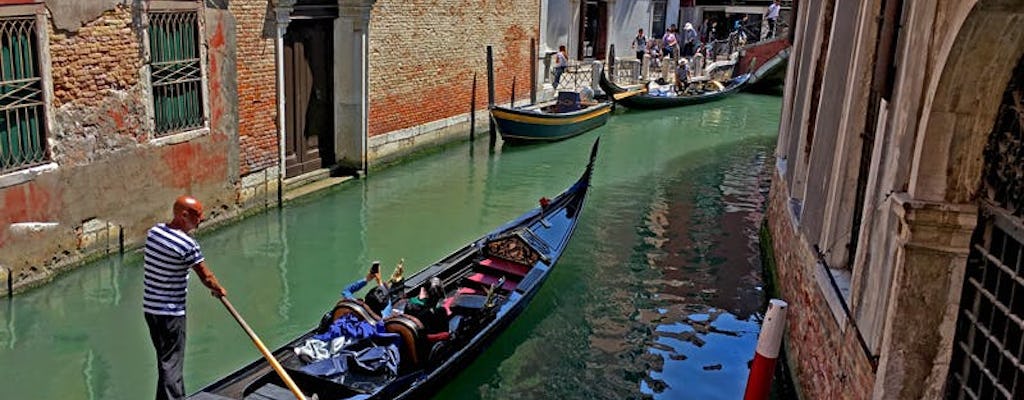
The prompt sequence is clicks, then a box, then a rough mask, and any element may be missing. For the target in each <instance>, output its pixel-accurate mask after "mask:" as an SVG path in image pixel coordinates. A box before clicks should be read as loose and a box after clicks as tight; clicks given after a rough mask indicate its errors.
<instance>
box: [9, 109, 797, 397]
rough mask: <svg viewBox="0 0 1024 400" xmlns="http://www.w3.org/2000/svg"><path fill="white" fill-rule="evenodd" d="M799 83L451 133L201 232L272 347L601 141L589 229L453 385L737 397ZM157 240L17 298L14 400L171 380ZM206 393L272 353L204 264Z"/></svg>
mask: <svg viewBox="0 0 1024 400" xmlns="http://www.w3.org/2000/svg"><path fill="white" fill-rule="evenodd" d="M780 104H781V103H780V99H779V98H777V97H769V96H758V95H747V94H744V95H738V96H735V97H733V98H730V99H727V100H725V101H721V102H717V103H712V104H707V105H701V106H693V107H687V108H682V109H675V110H665V111H654V112H636V111H627V110H624V109H620V110H618V111H616V113H615V115H614V116H613V117H612V119H611V120H610V122H609V123H608V125H606V126H604V127H602V128H599V129H597V130H595V131H592V132H590V133H587V134H585V135H582V136H579V137H576V138H573V139H570V140H567V141H563V142H558V143H553V144H546V145H537V146H528V147H514V148H508V147H506V148H498V149H497V150H495V151H494V152H493V153H492V152H491V151H489V149H488V148H487V146H486V143H487V140H486V138H484V139H483V140H478V141H477V142H476V144H475V145H474V144H470V143H463V144H459V145H454V146H449V147H446V148H444V149H442V150H441V151H439V152H436V153H432V154H429V155H426V156H423V157H420V158H418V159H416V160H414V161H411V162H408V163H405V164H402V165H398V166H395V167H393V168H389V169H385V170H383V171H379V172H375V173H373V174H372V175H371V176H370V177H369V178H368V179H366V180H362V181H353V182H350V183H347V184H344V185H341V186H340V187H336V188H333V189H331V190H328V191H326V192H324V193H319V194H316V195H313V196H311V197H309V198H305V199H302V200H300V201H298V202H295V203H293V204H290V205H288V206H287V207H285V208H284V209H283V210H281V211H276V210H275V211H271V212H268V213H265V214H261V215H257V216H255V217H251V218H249V219H247V220H244V221H242V222H240V223H237V224H234V225H231V226H228V227H225V228H222V229H219V230H216V231H214V232H207V233H205V234H202V235H201V236H200V243H201V244H202V246H203V249H204V253H205V255H206V258H207V261H208V263H209V265H210V266H211V267H212V268H213V270H214V271H215V272H216V274H217V276H218V277H219V278H220V281H221V282H222V283H223V284H224V286H225V287H227V289H228V291H229V293H228V297H229V299H230V300H231V301H232V302H233V303H234V305H235V307H236V308H237V309H238V310H239V312H240V313H241V314H242V315H243V316H244V317H245V318H246V319H247V321H248V322H249V324H250V325H251V326H252V327H253V329H254V330H255V331H256V332H257V333H258V334H259V335H260V336H261V338H262V339H263V341H264V342H265V343H266V344H267V345H268V346H269V347H276V346H278V345H281V344H283V343H285V342H286V341H288V340H290V339H292V338H293V337H295V336H296V335H298V334H300V333H302V332H304V331H305V330H307V329H309V328H310V327H311V326H312V325H313V324H315V323H316V322H317V321H318V319H319V316H320V315H321V314H322V313H323V311H324V310H325V308H326V307H328V306H329V305H331V304H333V303H334V301H335V300H336V299H337V297H338V292H339V291H340V290H341V289H342V288H343V287H344V286H345V284H347V283H349V282H350V281H352V280H354V279H357V278H358V277H360V276H362V274H363V273H364V271H365V268H366V266H367V265H368V263H369V261H371V260H374V259H380V260H382V261H383V264H384V267H385V268H384V273H385V274H388V273H390V271H391V269H392V267H393V266H394V264H395V262H397V261H398V259H399V258H401V257H404V258H405V260H406V266H407V270H409V271H410V273H411V272H412V271H415V270H418V269H420V268H421V267H422V266H424V265H427V264H429V263H431V262H433V261H435V260H437V259H438V258H440V257H442V256H444V255H446V254H447V253H448V252H450V251H451V250H453V249H455V248H457V247H459V246H461V245H463V244H465V243H467V242H469V241H471V240H473V239H474V238H476V237H477V236H479V235H481V234H483V233H485V232H487V231H489V230H490V229H492V228H493V227H495V226H497V225H499V224H501V223H503V222H505V221H507V220H509V219H511V218H513V217H515V216H517V215H518V214H520V213H521V212H523V211H525V210H526V209H528V208H531V207H533V206H534V205H535V204H536V200H537V199H538V198H540V197H542V196H548V197H551V196H553V195H555V194H557V193H558V192H560V191H561V190H562V189H563V188H565V187H566V186H568V185H570V184H571V183H572V182H573V181H574V180H575V179H576V177H577V176H578V175H579V173H580V172H581V171H582V168H583V166H584V164H585V163H586V158H587V155H588V154H587V153H588V150H589V147H590V145H591V143H592V142H593V141H594V139H595V138H597V137H598V136H600V137H601V138H602V140H601V149H600V153H599V155H598V159H597V167H596V170H595V173H594V179H593V190H592V194H591V198H590V200H589V202H588V204H587V207H586V209H585V210H584V212H583V217H582V219H581V221H580V224H579V227H578V229H577V233H576V236H575V237H574V239H573V241H572V243H570V245H569V247H568V249H567V250H566V253H565V256H564V258H563V259H562V261H561V262H560V263H559V264H558V267H557V269H556V270H555V271H554V273H553V274H552V276H551V277H550V279H549V280H548V281H547V282H546V283H545V285H544V287H543V288H542V289H541V291H540V293H539V294H538V295H537V297H536V298H535V300H534V301H533V303H532V304H531V305H530V307H528V308H527V310H526V311H525V312H524V313H523V315H521V316H520V317H519V319H518V320H516V321H515V322H514V323H513V324H512V326H511V327H510V328H509V329H508V330H507V331H505V332H504V333H503V334H502V335H501V336H499V337H498V338H497V340H496V341H495V342H494V344H493V345H492V346H491V347H490V348H489V349H488V351H486V352H485V353H484V354H483V355H482V356H481V357H479V358H478V359H476V360H474V361H472V362H471V363H469V364H468V365H466V366H465V370H464V372H462V373H461V374H460V375H458V376H457V377H456V378H455V379H454V380H453V381H452V382H450V383H449V384H448V385H446V386H445V387H444V388H443V389H442V390H441V392H440V393H439V394H438V395H437V396H436V398H444V399H456V398H458V399H476V398H481V399H512V398H515V399H519V398H525V399H546V398H561V399H626V398H659V399H661V398H664V399H685V398H693V399H736V398H740V397H741V396H742V393H743V389H744V383H745V380H746V374H747V371H748V367H747V362H748V361H749V360H750V359H751V358H752V356H753V353H754V347H755V344H756V339H757V332H758V329H759V325H758V321H759V320H758V318H759V310H760V306H761V302H762V298H763V293H762V291H761V286H760V285H761V278H760V267H759V263H760V261H759V260H758V255H757V249H756V245H757V242H756V240H757V237H756V227H757V224H758V222H759V220H760V218H761V215H762V214H761V212H762V210H763V208H764V201H765V197H766V194H767V187H768V186H767V182H768V176H769V175H768V172H767V171H768V170H769V168H768V166H767V164H768V160H770V159H771V157H770V156H771V153H772V149H773V147H774V143H775V134H776V131H777V127H778V115H779V110H780ZM141 271H142V268H141V256H140V255H139V254H137V253H132V254H127V255H125V256H124V257H123V258H122V257H111V258H109V259H106V260H103V261H100V262H97V263H94V264H92V265H88V266H86V267H83V268H80V269H78V270H76V271H74V272H72V273H69V274H66V275H63V276H61V277H59V278H58V279H57V280H55V281H54V282H53V283H51V284H49V285H47V286H45V287H42V288H39V289H36V290H33V291H30V292H28V293H25V294H23V295H19V296H17V297H15V298H14V299H13V301H10V300H6V299H4V300H0V382H2V384H0V398H3V399H124V400H136V399H147V398H152V393H153V386H154V385H155V381H156V378H155V375H156V374H155V366H154V365H155V357H154V354H153V349H152V347H151V345H150V343H149V338H148V334H147V332H146V327H145V323H144V322H143V319H142V308H141V293H142V287H141V286H142V285H141V282H142V273H141ZM192 281H193V283H192V287H193V290H192V293H191V294H190V296H189V297H190V299H189V320H188V321H189V324H188V332H189V333H188V336H189V337H188V345H187V350H186V351H187V355H186V364H185V381H186V386H187V389H188V391H189V392H192V391H194V390H197V389H199V388H200V387H201V386H203V385H205V384H207V383H209V382H211V381H213V380H215V379H216V378H218V377H220V376H222V375H224V374H226V373H228V372H230V371H232V370H233V369H235V368H237V367H239V366H240V365H242V364H243V363H246V362H249V361H251V360H254V359H256V358H258V357H259V353H257V351H256V350H255V348H254V347H253V346H252V344H251V343H250V342H249V341H248V339H247V338H246V337H245V335H244V333H243V332H242V331H241V330H240V329H239V328H238V326H237V325H236V324H235V322H234V321H233V320H232V319H231V318H230V316H229V315H228V313H227V312H226V311H225V310H224V309H223V307H222V306H221V305H220V303H219V302H216V301H215V300H214V299H213V298H212V297H210V296H209V294H208V292H207V291H206V290H202V286H201V285H200V284H199V283H198V281H197V280H196V279H194V278H193V279H192Z"/></svg>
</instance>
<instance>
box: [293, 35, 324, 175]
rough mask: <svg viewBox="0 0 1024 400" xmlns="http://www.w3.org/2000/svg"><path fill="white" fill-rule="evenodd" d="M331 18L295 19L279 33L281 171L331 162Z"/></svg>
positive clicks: (306, 169) (314, 167)
mask: <svg viewBox="0 0 1024 400" xmlns="http://www.w3.org/2000/svg"><path fill="white" fill-rule="evenodd" d="M333 36H334V35H333V20H332V19H326V18H325V19H299V20H292V21H291V22H290V23H289V24H288V33H287V34H285V36H284V73H285V78H284V82H285V85H284V89H285V132H286V133H285V176H286V177H293V176H296V175H301V174H304V173H306V172H310V171H314V170H317V169H320V168H323V167H327V166H330V165H331V164H333V163H334V96H333V91H334V80H333V70H334V68H333V67H334V62H333V59H334V51H333V50H334V41H333Z"/></svg>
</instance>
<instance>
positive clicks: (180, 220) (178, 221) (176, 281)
mask: <svg viewBox="0 0 1024 400" xmlns="http://www.w3.org/2000/svg"><path fill="white" fill-rule="evenodd" d="M172 210H173V213H174V217H173V219H172V220H171V222H169V223H166V224H163V223H160V224H157V225H156V226H153V227H152V228H150V229H149V232H148V233H147V234H146V244H145V249H144V253H145V255H144V258H143V259H144V264H145V273H144V278H143V287H144V291H143V296H142V307H143V311H144V315H145V319H146V325H147V326H149V336H150V339H152V341H153V348H154V349H155V350H156V358H157V374H158V375H157V387H156V399H157V400H163V399H184V398H185V383H184V380H183V379H182V366H183V365H184V361H185V300H186V294H187V292H188V270H189V269H193V270H195V271H196V275H199V279H200V280H201V281H202V282H203V284H204V285H206V287H208V288H209V289H210V291H211V292H212V293H213V296H214V297H223V296H224V295H226V294H227V291H226V290H224V288H223V287H221V286H220V283H218V282H217V278H216V277H215V276H214V275H213V272H210V269H209V268H207V267H206V261H205V258H203V253H202V251H201V250H200V248H199V243H197V242H196V241H195V239H193V238H192V237H190V236H189V233H190V232H192V231H194V230H195V229H196V227H198V226H199V223H200V222H201V221H202V219H203V205H202V203H200V202H199V200H196V199H195V198H194V197H191V196H181V197H178V199H177V200H175V201H174V206H173V207H172Z"/></svg>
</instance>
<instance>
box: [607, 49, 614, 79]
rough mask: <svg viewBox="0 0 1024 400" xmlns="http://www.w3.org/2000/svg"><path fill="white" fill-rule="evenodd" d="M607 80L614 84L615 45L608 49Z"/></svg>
mask: <svg viewBox="0 0 1024 400" xmlns="http://www.w3.org/2000/svg"><path fill="white" fill-rule="evenodd" d="M607 62H608V79H609V80H610V81H612V82H615V43H612V44H611V46H610V47H609V48H608V60H607Z"/></svg>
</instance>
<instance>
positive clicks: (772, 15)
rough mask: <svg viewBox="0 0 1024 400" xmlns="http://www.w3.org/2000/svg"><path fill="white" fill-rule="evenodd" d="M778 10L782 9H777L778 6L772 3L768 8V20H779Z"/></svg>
mask: <svg viewBox="0 0 1024 400" xmlns="http://www.w3.org/2000/svg"><path fill="white" fill-rule="evenodd" d="M780 8H782V7H779V5H778V4H775V3H772V5H770V6H768V19H779V9H780Z"/></svg>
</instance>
